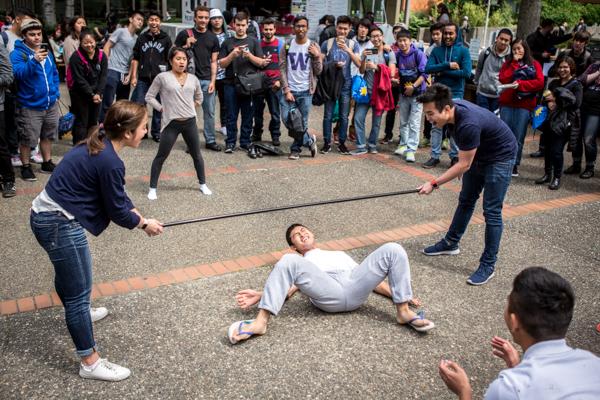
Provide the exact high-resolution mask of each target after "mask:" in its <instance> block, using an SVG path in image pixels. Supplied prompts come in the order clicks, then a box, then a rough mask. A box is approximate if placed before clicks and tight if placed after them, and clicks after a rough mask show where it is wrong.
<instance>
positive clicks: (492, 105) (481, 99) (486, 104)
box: [476, 92, 499, 112]
mask: <svg viewBox="0 0 600 400" xmlns="http://www.w3.org/2000/svg"><path fill="white" fill-rule="evenodd" d="M498 99H499V98H498V97H487V96H484V95H482V94H481V93H479V92H477V95H476V101H477V105H478V106H479V107H483V108H485V109H486V110H490V111H491V112H496V110H497V109H498V104H499V102H498Z"/></svg>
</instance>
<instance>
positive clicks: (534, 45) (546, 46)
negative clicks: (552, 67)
mask: <svg viewBox="0 0 600 400" xmlns="http://www.w3.org/2000/svg"><path fill="white" fill-rule="evenodd" d="M572 37H573V34H572V33H567V34H566V35H558V34H555V33H550V34H548V35H546V36H544V35H543V34H542V32H540V29H539V28H538V29H537V30H536V31H535V32H533V33H532V34H530V35H529V36H527V44H528V45H529V48H530V49H531V55H532V56H533V58H534V59H535V60H536V61H537V62H539V63H540V65H541V66H544V63H547V62H550V57H543V56H542V53H543V52H545V51H547V52H548V53H554V52H555V51H556V47H555V46H556V45H557V44H559V43H563V42H566V41H567V40H569V39H571V38H572ZM551 55H552V54H551Z"/></svg>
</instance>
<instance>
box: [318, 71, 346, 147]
mask: <svg viewBox="0 0 600 400" xmlns="http://www.w3.org/2000/svg"><path fill="white" fill-rule="evenodd" d="M351 89H352V88H351V83H350V82H347V83H345V84H344V87H343V88H342V93H341V94H340V97H339V99H338V100H337V101H338V102H339V121H340V129H339V130H338V138H339V141H340V144H343V143H344V142H346V136H347V134H348V115H349V114H350V99H351V98H352V91H351ZM335 103H336V100H333V101H327V102H325V110H324V111H323V140H324V141H325V143H331V125H332V120H333V110H334V109H335Z"/></svg>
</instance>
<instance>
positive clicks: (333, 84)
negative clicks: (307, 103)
mask: <svg viewBox="0 0 600 400" xmlns="http://www.w3.org/2000/svg"><path fill="white" fill-rule="evenodd" d="M344 82H345V80H344V72H343V71H342V69H341V68H337V66H336V65H335V64H334V63H329V64H324V65H323V71H322V72H321V74H320V75H319V80H318V82H317V89H316V90H315V94H314V95H313V99H312V104H313V106H320V105H323V104H324V103H325V102H326V101H330V100H337V99H338V98H339V97H340V94H341V93H342V87H343V86H344Z"/></svg>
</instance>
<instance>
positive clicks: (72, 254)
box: [29, 211, 96, 357]
mask: <svg viewBox="0 0 600 400" xmlns="http://www.w3.org/2000/svg"><path fill="white" fill-rule="evenodd" d="M29 221H30V225H31V230H32V231H33V234H34V235H35V238H36V239H37V241H38V243H39V244H40V245H41V246H42V247H43V248H44V250H46V253H48V256H49V257H50V261H51V262H52V265H53V266H54V287H55V288H56V293H57V294H58V297H59V298H60V300H61V301H62V303H63V305H64V307H65V319H66V322H67V328H68V330H69V333H70V334H71V339H73V342H74V343H75V348H76V349H77V354H78V355H79V356H80V357H85V356H89V355H90V354H92V353H93V351H94V349H95V348H96V342H95V341H94V330H93V327H92V319H91V317H90V294H91V293H92V256H91V254H90V248H89V246H88V242H87V238H86V237H85V232H84V231H83V228H82V227H81V225H80V224H79V222H77V221H76V220H69V219H67V217H65V216H64V215H63V214H62V213H60V212H41V213H39V214H36V213H35V212H33V211H32V212H31V216H30V220H29Z"/></svg>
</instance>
